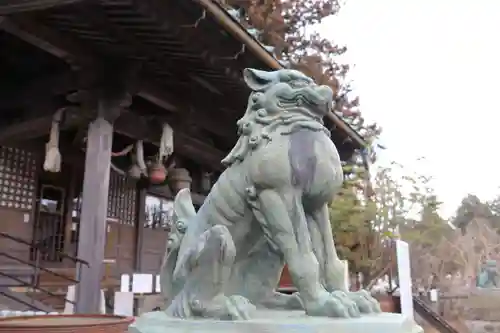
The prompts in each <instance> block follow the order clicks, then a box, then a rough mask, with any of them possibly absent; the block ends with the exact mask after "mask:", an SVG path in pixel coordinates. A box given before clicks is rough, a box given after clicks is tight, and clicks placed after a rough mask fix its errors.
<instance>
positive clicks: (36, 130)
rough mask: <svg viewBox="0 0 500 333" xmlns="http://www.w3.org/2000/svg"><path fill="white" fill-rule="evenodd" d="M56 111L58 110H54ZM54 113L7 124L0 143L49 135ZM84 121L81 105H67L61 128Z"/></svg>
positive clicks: (2, 131)
mask: <svg viewBox="0 0 500 333" xmlns="http://www.w3.org/2000/svg"><path fill="white" fill-rule="evenodd" d="M53 112H54V113H55V112H56V110H54V111H53ZM52 117H53V115H52V114H51V115H43V116H41V117H38V118H34V119H30V120H26V121H22V122H19V123H15V124H12V125H7V126H4V127H2V128H1V130H0V145H2V144H6V143H9V142H16V141H26V140H31V139H35V138H39V137H41V136H44V135H49V133H50V127H51V126H52ZM83 121H84V117H83V116H82V111H81V109H80V108H79V107H67V108H66V111H65V112H64V114H63V120H62V123H61V124H60V128H72V127H75V126H77V125H79V124H81V123H82V122H83Z"/></svg>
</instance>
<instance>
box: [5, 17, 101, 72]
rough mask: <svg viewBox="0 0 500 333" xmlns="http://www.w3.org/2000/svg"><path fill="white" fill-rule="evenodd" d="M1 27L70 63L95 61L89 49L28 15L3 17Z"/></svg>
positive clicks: (87, 63)
mask: <svg viewBox="0 0 500 333" xmlns="http://www.w3.org/2000/svg"><path fill="white" fill-rule="evenodd" d="M0 29H1V30H3V31H5V32H8V33H10V34H12V35H14V36H16V37H18V38H20V39H22V40H24V41H25V42H27V43H29V44H31V45H33V46H36V47H38V48H40V49H42V50H44V51H46V52H48V53H50V54H52V55H54V56H56V57H57V58H60V59H63V60H65V61H66V62H68V63H69V64H73V65H76V64H79V65H83V64H86V65H90V64H92V63H93V62H94V57H93V56H91V55H90V54H89V53H88V50H86V49H84V48H83V47H80V46H79V45H77V44H76V43H73V42H72V41H71V40H69V39H67V38H64V37H62V36H61V35H60V34H58V33H57V32H55V31H53V30H51V29H49V28H47V27H45V26H43V25H40V24H36V23H35V22H34V21H32V20H29V19H26V17H21V16H19V15H18V16H15V17H14V16H13V17H8V18H7V17H1V19H0Z"/></svg>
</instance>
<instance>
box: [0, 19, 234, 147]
mask: <svg viewBox="0 0 500 333" xmlns="http://www.w3.org/2000/svg"><path fill="white" fill-rule="evenodd" d="M101 24H104V23H103V22H101ZM0 29H3V30H5V31H6V32H9V33H11V34H13V35H15V36H17V37H19V38H21V39H23V40H25V41H26V42H28V43H30V44H32V45H34V46H36V47H38V48H41V49H43V50H45V51H47V52H49V53H51V54H53V55H55V56H56V57H58V58H61V59H63V60H65V61H67V62H68V63H69V64H72V65H73V66H75V67H85V66H93V65H95V64H97V63H98V60H97V59H96V58H95V56H94V55H92V54H91V53H89V51H88V49H85V48H83V47H81V46H80V45H78V44H77V43H74V42H72V41H71V40H69V39H68V38H65V37H64V36H62V35H61V34H59V33H58V32H57V31H54V30H52V29H50V28H47V27H46V26H44V25H41V24H38V23H36V22H35V21H32V20H28V19H26V18H25V17H15V18H5V17H2V20H1V21H0ZM115 30H116V29H115ZM115 34H119V35H120V36H121V35H122V32H115ZM125 42H126V41H125ZM134 42H135V43H137V41H134ZM59 79H60V80H61V82H63V83H64V82H65V83H67V85H61V84H58V85H57V87H56V88H57V89H53V90H55V92H58V93H61V92H62V91H63V90H64V89H65V87H66V88H67V90H66V91H68V90H74V89H75V88H76V87H77V82H76V78H75V75H74V74H72V73H70V74H64V75H61V77H60V78H59ZM52 80H54V78H52ZM138 85H139V92H138V94H139V96H141V97H142V98H144V99H146V100H147V101H149V102H151V103H153V104H155V105H157V106H159V107H161V108H163V109H165V110H168V111H174V112H175V111H182V112H188V111H189V110H190V109H191V108H192V106H191V105H190V103H188V102H187V101H184V100H183V99H182V98H181V97H178V96H176V95H175V94H173V93H171V92H168V91H166V90H165V89H161V88H160V87H159V86H158V85H156V84H154V83H151V82H147V81H145V80H144V81H143V82H141V83H139V84H138ZM31 91H32V90H31ZM214 108H215V107H214V106H211V109H214ZM195 112H196V117H197V122H198V124H200V126H201V127H202V128H204V129H206V130H208V131H210V132H212V133H214V134H216V135H218V136H220V137H222V138H226V139H234V138H235V131H236V127H235V124H233V123H229V122H228V121H225V120H223V119H217V121H216V120H215V119H213V117H210V116H207V115H205V112H204V111H203V110H195Z"/></svg>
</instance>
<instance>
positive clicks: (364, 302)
mask: <svg viewBox="0 0 500 333" xmlns="http://www.w3.org/2000/svg"><path fill="white" fill-rule="evenodd" d="M347 297H348V298H349V299H350V300H351V301H353V302H354V303H356V305H357V306H358V308H359V311H360V312H361V313H379V312H382V310H381V309H380V303H379V302H378V301H377V300H376V299H375V298H373V297H372V295H370V293H369V292H368V291H366V290H360V291H355V292H350V293H347Z"/></svg>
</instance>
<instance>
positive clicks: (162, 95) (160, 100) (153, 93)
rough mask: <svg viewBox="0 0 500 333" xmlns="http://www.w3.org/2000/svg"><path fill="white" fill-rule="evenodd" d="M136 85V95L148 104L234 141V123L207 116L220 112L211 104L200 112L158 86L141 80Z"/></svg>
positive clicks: (179, 97) (221, 118) (180, 97)
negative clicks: (192, 118) (210, 112)
mask: <svg viewBox="0 0 500 333" xmlns="http://www.w3.org/2000/svg"><path fill="white" fill-rule="evenodd" d="M138 85H139V86H138V90H139V93H138V95H139V96H141V97H142V98H144V99H145V100H147V101H148V102H150V103H152V104H154V105H156V106H158V107H160V108H163V109H165V110H170V111H174V112H183V113H184V114H183V115H184V116H185V117H194V118H196V124H197V125H198V126H200V127H201V128H203V129H206V130H207V131H209V132H211V133H214V134H215V135H217V136H219V137H222V138H225V139H229V140H235V139H236V122H231V121H228V120H227V118H224V117H217V118H215V117H213V116H210V115H208V114H207V113H208V112H209V110H216V111H217V112H220V108H218V107H217V106H215V105H213V104H212V105H209V107H207V110H200V109H197V108H195V107H194V106H192V105H191V103H190V102H189V101H186V100H185V99H184V98H183V96H178V95H175V94H174V93H172V92H169V91H168V90H167V89H162V88H160V86H159V85H156V84H154V83H152V82H151V81H145V80H143V81H140V82H139V83H138ZM172 106H173V107H172ZM242 114H243V110H242Z"/></svg>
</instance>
